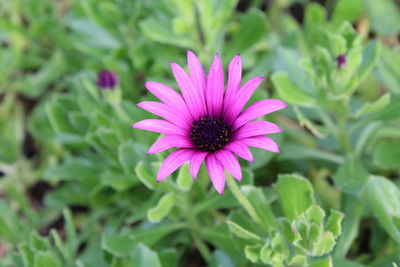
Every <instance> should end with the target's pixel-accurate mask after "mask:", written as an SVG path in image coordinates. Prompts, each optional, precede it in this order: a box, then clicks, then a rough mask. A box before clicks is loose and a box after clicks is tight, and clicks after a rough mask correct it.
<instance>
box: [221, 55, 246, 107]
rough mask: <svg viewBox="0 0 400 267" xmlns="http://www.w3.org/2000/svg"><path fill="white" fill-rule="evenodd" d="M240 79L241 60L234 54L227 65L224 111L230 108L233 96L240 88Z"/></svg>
mask: <svg viewBox="0 0 400 267" xmlns="http://www.w3.org/2000/svg"><path fill="white" fill-rule="evenodd" d="M241 79H242V60H241V58H240V55H236V56H235V57H234V58H233V59H232V60H231V62H230V63H229V66H228V84H227V86H226V92H225V95H224V109H223V110H224V113H225V112H226V111H227V110H229V109H230V107H231V105H232V101H233V100H234V96H235V94H236V93H237V91H238V90H239V88H240V81H241Z"/></svg>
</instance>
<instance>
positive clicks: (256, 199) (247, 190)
mask: <svg viewBox="0 0 400 267" xmlns="http://www.w3.org/2000/svg"><path fill="white" fill-rule="evenodd" d="M241 190H242V192H243V193H244V195H245V196H246V198H247V199H248V200H249V202H250V203H251V205H252V206H253V208H254V209H255V210H256V212H257V214H258V215H259V216H260V219H261V221H262V222H263V224H265V226H266V229H268V230H271V229H273V228H276V227H277V224H276V219H275V216H274V214H273V212H272V210H271V204H270V203H269V202H268V201H267V199H266V197H265V195H264V192H263V191H262V190H261V188H256V187H254V186H249V185H244V186H242V187H241Z"/></svg>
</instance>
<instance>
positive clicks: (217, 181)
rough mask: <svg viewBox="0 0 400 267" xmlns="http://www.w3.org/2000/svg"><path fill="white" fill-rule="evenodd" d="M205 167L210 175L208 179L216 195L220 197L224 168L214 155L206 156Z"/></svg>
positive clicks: (222, 190) (223, 185) (222, 187)
mask: <svg viewBox="0 0 400 267" xmlns="http://www.w3.org/2000/svg"><path fill="white" fill-rule="evenodd" d="M206 167H207V171H208V173H209V175H210V179H211V182H212V184H213V185H214V188H215V189H216V190H217V192H218V194H220V195H222V193H223V192H224V187H225V173H224V168H223V166H222V164H221V163H219V161H218V159H217V158H216V156H215V155H214V154H208V156H207V157H206Z"/></svg>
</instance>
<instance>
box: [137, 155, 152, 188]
mask: <svg viewBox="0 0 400 267" xmlns="http://www.w3.org/2000/svg"><path fill="white" fill-rule="evenodd" d="M135 172H136V176H137V177H138V179H139V180H140V181H141V182H142V183H143V184H144V185H145V186H146V187H147V188H148V189H151V190H152V189H154V187H155V185H156V184H157V182H156V177H154V176H153V175H152V174H151V173H150V172H149V171H148V170H147V168H146V167H145V165H144V164H143V162H142V161H139V162H138V163H137V164H136V167H135Z"/></svg>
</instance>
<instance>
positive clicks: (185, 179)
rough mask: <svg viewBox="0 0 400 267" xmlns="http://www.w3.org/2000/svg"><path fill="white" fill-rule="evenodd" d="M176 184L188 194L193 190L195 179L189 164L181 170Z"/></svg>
mask: <svg viewBox="0 0 400 267" xmlns="http://www.w3.org/2000/svg"><path fill="white" fill-rule="evenodd" d="M176 184H177V185H178V187H179V188H180V189H181V190H182V191H184V192H187V191H189V190H190V189H191V188H192V185H193V178H192V176H191V175H190V172H189V164H188V163H186V164H184V165H182V167H181V168H180V169H179V173H178V177H177V178H176Z"/></svg>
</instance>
